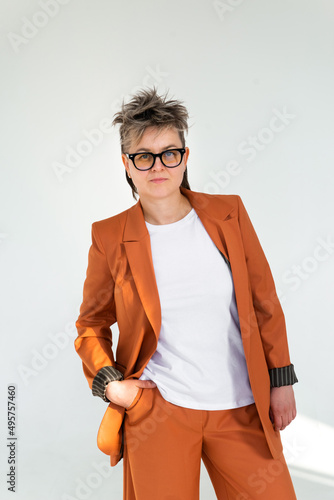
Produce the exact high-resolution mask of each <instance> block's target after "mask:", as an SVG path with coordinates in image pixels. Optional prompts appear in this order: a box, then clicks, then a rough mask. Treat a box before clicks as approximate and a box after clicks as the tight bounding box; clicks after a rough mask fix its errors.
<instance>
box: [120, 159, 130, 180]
mask: <svg viewBox="0 0 334 500" xmlns="http://www.w3.org/2000/svg"><path fill="white" fill-rule="evenodd" d="M122 162H123V165H124V167H125V170H126V171H127V173H128V176H129V177H131V175H130V167H129V158H128V157H127V156H126V154H124V153H123V154H122Z"/></svg>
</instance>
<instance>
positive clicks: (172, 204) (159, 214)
mask: <svg viewBox="0 0 334 500" xmlns="http://www.w3.org/2000/svg"><path fill="white" fill-rule="evenodd" d="M140 203H141V206H142V209H143V213H144V218H145V220H146V222H149V223H150V224H155V225H161V224H172V223H173V222H177V221H178V220H181V219H183V217H185V216H186V215H187V214H188V213H189V212H190V210H191V208H192V207H191V204H190V202H189V200H188V198H186V197H185V196H184V195H183V194H182V193H181V192H180V191H179V192H178V193H175V195H174V194H173V196H169V197H168V198H162V199H158V200H152V199H140Z"/></svg>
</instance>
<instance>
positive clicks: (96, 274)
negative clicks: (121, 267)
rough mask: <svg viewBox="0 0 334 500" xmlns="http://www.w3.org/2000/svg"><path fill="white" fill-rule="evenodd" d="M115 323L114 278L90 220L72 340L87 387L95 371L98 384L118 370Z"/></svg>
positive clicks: (95, 228) (90, 385) (90, 384)
mask: <svg viewBox="0 0 334 500" xmlns="http://www.w3.org/2000/svg"><path fill="white" fill-rule="evenodd" d="M115 322H116V312H115V301H114V280H113V277H112V274H111V271H110V268H109V266H108V262H107V258H106V254H105V251H104V248H103V245H102V243H101V240H100V238H99V235H98V231H97V225H96V223H94V224H93V225H92V245H91V247H90V249H89V255H88V267H87V273H86V279H85V283H84V288H83V301H82V304H81V307H80V315H79V317H78V319H77V321H76V327H77V331H78V337H77V338H76V339H75V341H74V346H75V349H76V351H77V353H78V354H79V356H80V358H81V360H82V365H83V371H84V374H85V376H86V378H87V381H88V384H89V387H90V388H93V389H94V386H93V380H94V378H95V377H96V375H97V374H98V372H100V374H99V376H98V377H96V378H95V382H96V381H99V378H103V379H105V380H101V381H100V382H102V385H104V382H105V381H106V380H107V379H106V378H105V376H104V377H101V376H102V375H103V374H104V375H106V376H107V378H108V372H109V374H110V376H111V377H112V378H111V380H115V374H116V375H117V373H120V372H118V371H117V370H116V368H115V360H114V355H113V351H112V334H111V329H110V326H111V325H112V324H114V323H115ZM106 367H112V369H111V370H110V369H109V370H108V368H106ZM120 378H121V377H120V376H119V379H120ZM116 379H117V378H116ZM95 385H96V384H95ZM92 386H93V387H92ZM102 393H103V389H102ZM102 393H101V394H98V393H96V394H94V390H93V394H94V395H99V396H101V397H103V395H102Z"/></svg>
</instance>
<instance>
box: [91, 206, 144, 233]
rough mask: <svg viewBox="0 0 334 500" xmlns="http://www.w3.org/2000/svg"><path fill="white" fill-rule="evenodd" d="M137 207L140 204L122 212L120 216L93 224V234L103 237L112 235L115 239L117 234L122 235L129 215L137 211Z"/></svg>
mask: <svg viewBox="0 0 334 500" xmlns="http://www.w3.org/2000/svg"><path fill="white" fill-rule="evenodd" d="M137 205H138V203H137V204H135V205H133V206H132V207H130V208H128V209H126V210H124V211H123V212H120V213H119V214H116V215H113V216H111V217H108V218H107V219H102V220H99V221H96V222H93V224H92V231H93V233H98V234H99V235H100V236H101V237H103V235H107V234H108V235H110V234H112V235H113V236H114V237H115V236H117V234H119V235H122V234H123V231H124V226H125V223H126V220H127V218H128V215H129V213H130V212H131V211H133V210H134V209H135V207H137Z"/></svg>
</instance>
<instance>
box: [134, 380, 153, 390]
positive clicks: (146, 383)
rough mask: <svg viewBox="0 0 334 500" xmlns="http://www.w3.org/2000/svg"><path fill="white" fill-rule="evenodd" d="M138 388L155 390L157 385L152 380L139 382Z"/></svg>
mask: <svg viewBox="0 0 334 500" xmlns="http://www.w3.org/2000/svg"><path fill="white" fill-rule="evenodd" d="M136 386H137V387H141V388H142V389H153V387H156V386H157V384H155V383H154V382H152V380H138V382H137V384H136Z"/></svg>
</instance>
